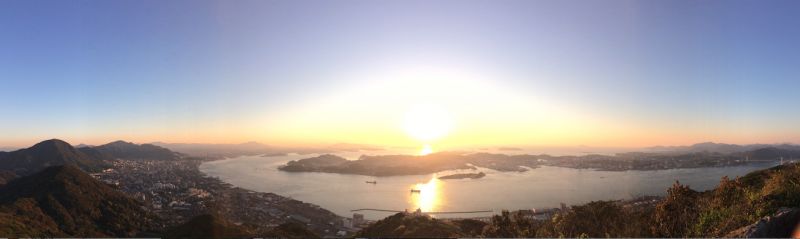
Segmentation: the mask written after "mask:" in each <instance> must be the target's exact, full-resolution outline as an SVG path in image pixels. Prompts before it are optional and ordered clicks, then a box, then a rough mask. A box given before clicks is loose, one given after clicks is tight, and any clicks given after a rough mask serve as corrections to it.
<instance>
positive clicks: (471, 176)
mask: <svg viewBox="0 0 800 239" xmlns="http://www.w3.org/2000/svg"><path fill="white" fill-rule="evenodd" d="M485 176H486V174H485V173H483V172H478V173H458V174H453V175H447V176H441V177H439V179H440V180H448V179H465V178H469V179H479V178H482V177H485Z"/></svg>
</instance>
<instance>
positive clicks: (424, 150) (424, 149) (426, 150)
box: [419, 144, 433, 156]
mask: <svg viewBox="0 0 800 239" xmlns="http://www.w3.org/2000/svg"><path fill="white" fill-rule="evenodd" d="M431 153H433V148H431V145H429V144H426V145H425V146H422V149H421V150H420V151H419V155H422V156H425V155H428V154H431Z"/></svg>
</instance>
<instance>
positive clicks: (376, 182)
mask: <svg viewBox="0 0 800 239" xmlns="http://www.w3.org/2000/svg"><path fill="white" fill-rule="evenodd" d="M367 183H371V184H378V181H367Z"/></svg>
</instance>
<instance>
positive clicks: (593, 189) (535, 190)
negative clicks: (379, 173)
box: [200, 153, 775, 219]
mask: <svg viewBox="0 0 800 239" xmlns="http://www.w3.org/2000/svg"><path fill="white" fill-rule="evenodd" d="M360 154H361V153H349V154H342V155H343V156H345V157H346V158H349V159H355V158H357V157H358V155H360ZM313 156H315V155H289V156H275V157H261V156H242V157H236V158H231V159H226V160H220V161H212V162H207V163H204V164H203V165H201V166H200V170H201V171H202V172H204V173H205V174H207V175H209V176H213V177H218V178H220V179H221V180H223V181H225V182H228V183H231V184H233V185H235V186H238V187H242V188H245V189H250V190H255V191H261V192H271V193H276V194H279V195H284V196H289V197H292V198H294V199H297V200H301V201H304V202H309V203H314V204H317V205H320V206H321V207H323V208H325V209H328V210H331V211H333V212H334V213H336V214H339V215H341V216H348V217H349V216H351V215H352V213H353V212H351V211H350V210H354V209H360V208H377V209H388V210H400V211H402V210H404V209H408V210H416V209H417V208H421V209H422V210H423V211H437V212H441V211H448V212H452V211H478V210H493V211H494V213H498V212H500V210H502V209H508V210H518V209H529V208H537V209H543V208H552V207H558V206H559V204H560V203H561V202H563V203H566V204H567V205H574V204H582V203H586V202H589V201H594V200H616V199H630V198H633V197H637V196H644V195H663V194H664V193H665V192H666V189H667V188H668V187H669V186H671V185H672V184H673V183H674V182H675V180H679V181H680V182H681V183H682V184H688V185H690V187H691V188H693V189H695V190H707V189H710V188H713V187H714V186H716V185H717V184H718V183H719V181H720V178H721V177H723V176H729V177H731V178H733V177H736V176H742V175H745V174H747V173H748V172H752V171H754V170H758V169H763V168H768V167H771V166H774V165H775V164H774V163H769V164H751V165H746V166H736V167H717V168H695V169H669V170H657V171H622V172H611V171H596V170H587V169H572V168H562V167H541V168H536V169H532V170H529V171H527V172H523V173H518V172H498V171H493V170H490V169H485V168H481V169H479V170H480V171H482V172H485V173H486V174H487V175H486V177H484V178H481V179H460V180H438V179H434V178H436V177H438V176H443V175H448V174H452V173H456V172H458V171H448V172H442V173H440V174H438V175H435V174H431V175H411V176H392V177H373V176H362V175H346V174H334V173H289V172H284V171H279V170H278V169H277V168H278V166H280V165H282V164H284V163H286V162H288V161H290V160H298V159H303V158H309V157H313ZM461 171H464V170H461ZM466 171H469V170H466ZM373 180H374V181H377V184H375V185H373V184H367V183H365V182H366V181H373ZM411 189H420V191H421V192H420V193H419V194H417V193H411V192H410V190H411ZM360 213H363V214H365V216H366V217H367V218H368V219H380V218H383V217H386V216H388V215H390V213H388V212H360ZM491 214H492V213H479V214H440V215H436V216H438V217H475V216H489V215H491Z"/></svg>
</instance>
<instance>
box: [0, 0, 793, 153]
mask: <svg viewBox="0 0 800 239" xmlns="http://www.w3.org/2000/svg"><path fill="white" fill-rule="evenodd" d="M798 9H800V2H798V1H769V0H768V1H736V0H733V1H721V0H719V1H680V0H678V1H615V0H611V1H545V0H535V1H508V0H500V1H488V0H487V1H483V0H479V1H475V0H459V1H449V0H437V1H371V0H368V1H277V0H274V1H261V0H259V1H250V0H242V1H203V0H193V1H155V0H142V1H133V0H130V1H128V0H122V1H99V0H98V1H80V0H78V1H38V0H24V1H22V0H20V1H17V0H6V1H2V2H0V89H2V90H1V91H0V110H1V112H2V114H0V115H2V117H0V145H2V146H26V145H31V144H33V143H35V142H38V141H41V140H44V139H49V138H60V139H64V140H67V141H69V142H71V143H74V144H77V143H88V144H100V143H105V142H109V141H112V140H118V139H123V140H128V141H134V142H139V143H144V142H153V141H163V142H197V143H239V142H246V141H258V142H262V143H267V144H276V145H309V144H316V145H324V144H333V143H342V142H346V143H365V144H375V145H395V146H413V145H421V144H433V145H437V147H438V148H453V147H469V146H478V145H540V146H541V145H551V146H555V145H567V146H569V145H589V146H601V147H611V146H614V147H640V146H651V145H686V144H692V143H697V142H706V141H715V142H725V143H739V144H745V143H783V142H789V143H800V124H797V123H796V122H797V120H798V119H800V110H798V107H797V106H798V103H800V94H798V90H799V89H800V78H798V76H800V46H798V44H800V43H799V42H800V27H797V26H800V15H798V14H797V10H798ZM417 109H426V110H422V111H421V112H428V113H427V114H424V115H422V116H420V115H419V114H420V113H414V112H420V110H417ZM410 112H411V113H410ZM431 112H432V113H431ZM410 114H411V116H409V115H410ZM414 114H416V115H414ZM429 115H436V117H434V118H433V119H430V118H426V116H429ZM409 117H411V118H413V119H412V120H411V121H414V122H420V121H421V122H422V123H419V124H423V126H419V125H418V126H417V127H416V128H417V130H420V129H421V130H425V129H429V128H434V129H432V130H439V131H443V132H439V133H440V134H438V136H437V137H435V139H427V138H426V139H421V138H420V137H415V136H414V135H415V134H414V133H410V132H409V131H414V130H413V129H412V130H409V129H408V125H407V124H408V121H409V120H408V118H409ZM430 121H434V122H439V123H441V122H443V121H446V122H445V123H442V124H433V125H425V124H431V123H430ZM404 124H405V125H404ZM412 128H413V126H412ZM443 128H446V130H444V129H443Z"/></svg>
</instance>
